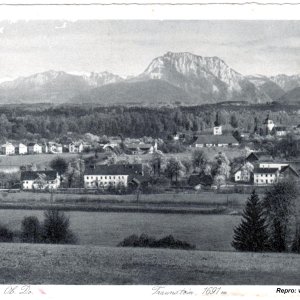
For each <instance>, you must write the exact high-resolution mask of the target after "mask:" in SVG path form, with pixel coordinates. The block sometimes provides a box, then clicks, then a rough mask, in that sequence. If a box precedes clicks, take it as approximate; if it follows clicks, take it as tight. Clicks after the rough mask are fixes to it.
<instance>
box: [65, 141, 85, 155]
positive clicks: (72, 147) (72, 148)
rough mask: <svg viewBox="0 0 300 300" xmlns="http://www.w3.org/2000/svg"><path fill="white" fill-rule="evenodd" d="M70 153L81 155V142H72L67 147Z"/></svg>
mask: <svg viewBox="0 0 300 300" xmlns="http://www.w3.org/2000/svg"><path fill="white" fill-rule="evenodd" d="M68 149H69V152H70V153H81V152H82V151H83V144H82V143H81V142H73V143H70V144H69V145H68Z"/></svg>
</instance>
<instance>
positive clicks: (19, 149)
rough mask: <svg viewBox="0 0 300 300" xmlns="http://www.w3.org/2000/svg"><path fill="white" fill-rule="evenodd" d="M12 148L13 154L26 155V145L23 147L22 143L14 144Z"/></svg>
mask: <svg viewBox="0 0 300 300" xmlns="http://www.w3.org/2000/svg"><path fill="white" fill-rule="evenodd" d="M14 146H15V153H16V154H27V153H28V149H27V146H26V145H24V144H22V143H19V144H16V145H14Z"/></svg>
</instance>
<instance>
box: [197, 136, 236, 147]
mask: <svg viewBox="0 0 300 300" xmlns="http://www.w3.org/2000/svg"><path fill="white" fill-rule="evenodd" d="M238 145H239V142H238V141H237V140H236V138H234V137H233V136H232V135H198V136H197V139H196V141H195V142H194V147H196V148H203V147H230V146H238Z"/></svg>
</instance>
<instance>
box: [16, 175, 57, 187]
mask: <svg viewBox="0 0 300 300" xmlns="http://www.w3.org/2000/svg"><path fill="white" fill-rule="evenodd" d="M21 186H22V188H23V190H45V189H49V190H55V189H58V188H59V186H60V176H59V175H58V173H57V172H56V171H24V172H21Z"/></svg>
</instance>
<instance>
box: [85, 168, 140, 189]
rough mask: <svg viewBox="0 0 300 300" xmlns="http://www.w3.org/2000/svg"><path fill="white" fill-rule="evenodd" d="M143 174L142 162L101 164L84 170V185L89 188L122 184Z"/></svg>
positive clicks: (124, 185) (105, 187)
mask: <svg viewBox="0 0 300 300" xmlns="http://www.w3.org/2000/svg"><path fill="white" fill-rule="evenodd" d="M141 175H143V167H142V164H128V165H101V166H96V167H95V168H91V169H88V170H86V171H85V173H84V187H85V188H89V189H93V188H94V189H95V188H103V189H107V188H109V187H117V186H123V187H127V186H128V183H129V181H131V180H132V179H133V178H134V177H135V176H141Z"/></svg>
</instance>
